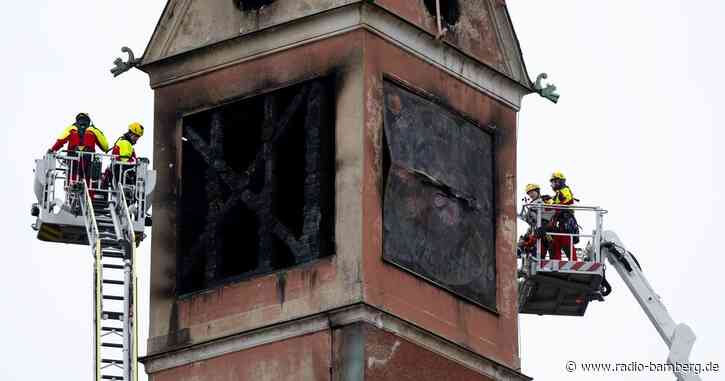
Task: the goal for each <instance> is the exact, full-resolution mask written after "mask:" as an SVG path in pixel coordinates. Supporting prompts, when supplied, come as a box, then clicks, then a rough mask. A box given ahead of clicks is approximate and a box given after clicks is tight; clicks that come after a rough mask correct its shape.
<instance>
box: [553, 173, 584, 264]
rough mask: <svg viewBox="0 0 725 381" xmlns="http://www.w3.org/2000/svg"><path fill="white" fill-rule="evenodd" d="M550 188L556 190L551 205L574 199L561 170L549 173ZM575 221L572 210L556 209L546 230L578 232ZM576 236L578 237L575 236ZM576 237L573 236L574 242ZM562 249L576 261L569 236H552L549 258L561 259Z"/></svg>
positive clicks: (569, 203)
mask: <svg viewBox="0 0 725 381" xmlns="http://www.w3.org/2000/svg"><path fill="white" fill-rule="evenodd" d="M550 182H551V188H552V189H553V190H554V192H556V194H555V195H554V197H553V198H552V199H551V204H552V205H573V204H574V201H576V199H575V198H574V195H573V193H572V192H571V188H569V187H568V186H567V185H566V177H565V176H564V174H563V173H561V172H558V171H557V172H554V173H553V174H552V175H551V179H550ZM577 226H578V225H577V222H576V219H575V218H574V212H573V211H571V210H562V209H557V210H556V212H555V213H554V217H553V218H552V220H551V222H550V223H549V229H548V231H550V232H553V233H569V234H576V233H578V228H577ZM577 238H578V237H577ZM577 241H578V239H576V238H575V240H574V243H576V242H577ZM562 249H564V250H565V251H566V252H567V253H568V256H569V259H570V260H572V261H576V260H577V257H576V250H575V249H574V246H573V245H572V240H571V237H569V236H553V237H552V241H551V259H555V260H561V251H562Z"/></svg>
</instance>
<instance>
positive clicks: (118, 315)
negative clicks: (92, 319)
mask: <svg viewBox="0 0 725 381" xmlns="http://www.w3.org/2000/svg"><path fill="white" fill-rule="evenodd" d="M101 316H102V317H104V319H105V320H122V319H123V312H114V311H103V312H102V313H101Z"/></svg>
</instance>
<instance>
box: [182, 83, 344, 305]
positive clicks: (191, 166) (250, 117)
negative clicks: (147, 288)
mask: <svg viewBox="0 0 725 381" xmlns="http://www.w3.org/2000/svg"><path fill="white" fill-rule="evenodd" d="M331 99H332V84H331V83H330V81H329V80H324V79H319V80H314V81H309V82H306V83H303V84H301V85H296V86H292V87H289V88H285V89H282V90H278V91H274V92H271V93H269V94H265V95H260V96H257V97H253V98H249V99H245V100H242V101H238V102H235V103H231V104H228V105H224V106H220V107H217V108H214V109H211V110H208V111H204V112H200V113H198V114H194V115H191V116H188V117H185V118H184V120H183V134H184V138H185V139H184V142H183V143H182V144H183V146H182V178H181V192H180V197H179V204H178V206H179V225H178V227H179V236H178V254H179V255H178V258H179V263H178V269H179V271H178V277H177V280H178V282H177V284H178V288H177V290H178V292H179V293H180V294H185V293H189V292H193V291H197V290H203V289H206V288H210V287H214V286H216V285H219V284H221V283H224V282H228V281H231V280H236V279H240V278H245V277H249V276H253V275H257V274H263V273H269V272H272V271H274V270H277V269H282V268H286V267H290V266H294V265H297V264H300V263H303V262H308V261H310V260H313V259H316V258H319V257H322V256H326V255H330V254H332V251H333V243H332V239H333V218H334V188H333V187H334V170H333V168H334V167H333V165H334V132H333V131H334V115H333V111H332V107H331V106H330V105H331Z"/></svg>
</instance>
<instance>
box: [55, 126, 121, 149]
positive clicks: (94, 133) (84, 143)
mask: <svg viewBox="0 0 725 381" xmlns="http://www.w3.org/2000/svg"><path fill="white" fill-rule="evenodd" d="M66 143H68V151H84V152H96V146H98V148H100V149H101V151H103V152H108V140H106V135H103V132H101V130H99V129H98V128H96V127H95V126H89V127H88V128H86V131H85V132H84V133H83V136H81V134H80V132H78V127H77V126H76V125H75V124H71V125H70V126H68V127H67V128H66V129H65V130H63V133H61V134H60V136H59V137H58V140H57V141H56V142H55V144H54V145H53V147H51V148H50V149H51V150H53V151H58V150H59V149H61V148H63V146H64V145H65V144H66Z"/></svg>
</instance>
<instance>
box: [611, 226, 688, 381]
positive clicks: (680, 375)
mask: <svg viewBox="0 0 725 381" xmlns="http://www.w3.org/2000/svg"><path fill="white" fill-rule="evenodd" d="M602 242H603V243H602V254H603V255H604V256H606V257H607V259H608V260H609V263H610V264H611V265H612V266H614V268H615V269H617V272H618V273H619V276H621V277H622V280H624V283H626V284H627V287H629V290H630V291H631V292H632V295H634V298H635V299H637V302H638V303H639V305H640V307H642V310H643V311H644V312H645V314H647V317H648V318H649V320H650V321H651V322H652V324H653V325H654V326H655V328H656V329H657V332H659V334H660V336H661V337H662V340H664V341H665V344H667V347H669V348H670V354H669V356H668V357H667V362H668V363H669V364H672V366H673V372H674V373H675V376H676V377H677V380H678V381H700V376H698V375H696V374H694V373H693V372H692V370H691V368H692V367H690V366H689V364H690V360H689V358H690V351H691V350H692V346H693V345H694V344H695V333H694V332H693V331H692V329H691V328H690V327H689V326H688V325H687V324H684V323H680V324H675V321H674V320H672V317H671V316H670V314H669V312H667V308H665V305H664V304H663V303H662V300H660V297H659V295H657V294H656V293H655V292H654V290H653V289H652V286H651V285H650V284H649V282H647V278H645V276H644V274H642V270H641V269H640V268H639V265H638V264H637V262H636V261H635V259H634V257H633V256H632V254H631V253H630V252H628V251H627V250H626V249H625V248H624V245H623V244H622V242H621V241H620V240H619V237H617V235H616V234H614V232H612V231H605V232H604V233H603V237H602ZM688 367H689V368H690V369H689V370H690V371H689V372H687V370H688V369H687V368H688Z"/></svg>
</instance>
